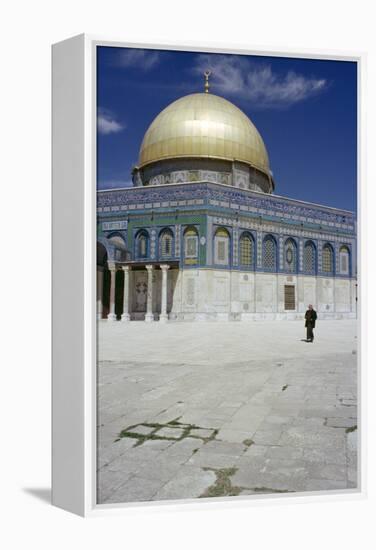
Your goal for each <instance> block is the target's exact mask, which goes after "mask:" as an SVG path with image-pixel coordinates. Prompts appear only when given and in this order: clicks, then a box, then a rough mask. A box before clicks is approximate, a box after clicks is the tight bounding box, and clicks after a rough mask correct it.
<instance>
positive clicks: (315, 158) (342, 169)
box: [97, 46, 357, 211]
mask: <svg viewBox="0 0 376 550" xmlns="http://www.w3.org/2000/svg"><path fill="white" fill-rule="evenodd" d="M207 68H209V69H211V70H212V76H211V78H210V82H211V87H210V91H211V92H212V93H214V94H217V95H221V96H223V97H225V98H226V99H228V100H229V101H232V102H233V103H235V104H236V105H237V106H238V107H239V108H240V109H242V110H243V111H244V112H245V113H246V114H247V115H248V116H249V117H250V119H251V120H252V121H253V123H254V124H255V125H256V127H257V128H258V130H259V132H260V134H261V135H262V137H263V139H264V142H265V145H266V147H267V150H268V153H269V158H270V164H271V169H272V171H273V174H274V178H275V183H276V189H275V193H276V194H278V195H283V196H286V197H291V198H295V199H300V200H306V201H310V202H316V203H320V204H325V205H329V206H335V207H337V208H345V209H347V210H353V211H356V173H357V141H356V138H357V136H356V133H357V132H356V128H357V67H356V63H353V62H348V61H324V60H311V59H309V60H307V59H295V58H281V57H265V56H243V55H242V56H240V55H224V54H205V53H203V54H201V53H191V52H177V51H164V50H142V49H129V48H110V47H104V46H101V47H99V48H98V72H97V74H98V80H97V92H98V155H97V165H98V188H99V189H108V188H112V187H124V186H129V185H130V184H131V183H130V182H131V170H132V167H133V166H134V165H135V164H137V161H138V152H139V148H140V145H141V141H142V138H143V135H144V133H145V132H146V130H147V128H148V126H149V124H150V123H151V122H152V120H153V119H154V117H155V116H156V115H157V114H158V113H159V112H160V111H161V110H162V109H164V108H165V107H166V106H167V105H168V104H169V103H171V102H172V101H174V100H175V99H178V98H179V97H181V96H183V95H186V94H189V93H195V92H202V91H203V90H204V78H203V72H204V71H205V70H206V69H207Z"/></svg>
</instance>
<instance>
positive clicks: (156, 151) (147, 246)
mask: <svg viewBox="0 0 376 550" xmlns="http://www.w3.org/2000/svg"><path fill="white" fill-rule="evenodd" d="M132 181H133V188H124V189H111V190H104V191H98V208H97V222H98V229H97V234H98V243H97V315H98V318H99V319H107V320H109V321H116V320H122V321H124V322H128V321H132V320H143V321H147V322H152V321H167V320H169V321H173V320H188V321H192V320H228V321H244V320H257V319H297V318H303V317H304V313H305V311H306V309H307V305H308V304H313V306H314V308H315V309H316V310H317V312H318V315H319V317H320V318H321V319H324V318H330V319H338V318H354V317H356V302H357V296H356V291H357V285H356V220H355V215H354V214H353V213H352V212H349V211H345V210H339V209H336V208H331V207H327V206H321V205H318V204H312V203H307V202H302V201H298V200H294V199H292V198H287V197H281V196H278V195H275V194H274V190H275V184H274V179H273V174H272V172H271V169H270V163H269V157H268V153H267V149H266V147H265V144H264V141H263V139H262V137H261V135H260V133H259V132H258V130H257V128H256V127H255V125H254V124H253V123H252V121H251V120H250V119H249V118H248V117H247V115H246V114H245V113H244V112H243V111H241V110H240V109H239V108H238V107H236V106H235V105H234V104H233V103H231V102H229V101H227V100H226V99H224V98H222V97H219V96H217V95H214V94H211V93H209V91H208V86H207V85H206V90H205V92H204V93H196V94H190V95H187V96H184V97H182V98H180V99H178V100H176V101H174V102H173V103H171V104H170V105H168V106H167V107H166V108H165V109H164V110H163V111H162V112H161V113H159V115H158V116H157V117H156V118H155V119H154V120H153V121H152V122H151V124H150V126H149V128H148V129H147V131H146V133H145V135H144V138H143V140H142V143H141V145H140V153H139V162H138V165H137V166H135V167H134V169H133V172H132ZM303 183H304V182H303Z"/></svg>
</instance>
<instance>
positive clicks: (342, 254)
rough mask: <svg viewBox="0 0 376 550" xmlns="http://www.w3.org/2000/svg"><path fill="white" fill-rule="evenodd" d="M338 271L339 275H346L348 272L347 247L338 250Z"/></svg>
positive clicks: (348, 253) (348, 255) (348, 257)
mask: <svg viewBox="0 0 376 550" xmlns="http://www.w3.org/2000/svg"><path fill="white" fill-rule="evenodd" d="M339 269H340V273H341V275H348V274H349V272H350V252H349V249H348V248H347V246H341V248H340V249H339Z"/></svg>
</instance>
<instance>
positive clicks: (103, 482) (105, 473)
mask: <svg viewBox="0 0 376 550" xmlns="http://www.w3.org/2000/svg"><path fill="white" fill-rule="evenodd" d="M133 475H134V473H133V472H122V471H117V472H114V471H111V470H101V471H100V472H98V474H97V486H98V490H97V502H98V504H103V503H104V502H106V500H107V499H108V498H110V496H111V495H113V493H114V492H115V491H116V490H117V489H118V488H119V487H120V486H121V485H123V484H124V483H125V482H126V481H127V480H128V479H129V478H130V477H132V476H133Z"/></svg>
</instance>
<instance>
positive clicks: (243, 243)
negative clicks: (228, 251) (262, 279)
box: [239, 233, 254, 267]
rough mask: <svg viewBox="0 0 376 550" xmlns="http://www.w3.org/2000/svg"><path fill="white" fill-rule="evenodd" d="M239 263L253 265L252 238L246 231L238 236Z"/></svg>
mask: <svg viewBox="0 0 376 550" xmlns="http://www.w3.org/2000/svg"><path fill="white" fill-rule="evenodd" d="M239 249H240V265H243V266H247V267H253V265H254V243H253V238H252V236H251V235H249V234H248V233H244V234H243V235H242V236H241V237H240V246H239Z"/></svg>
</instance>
